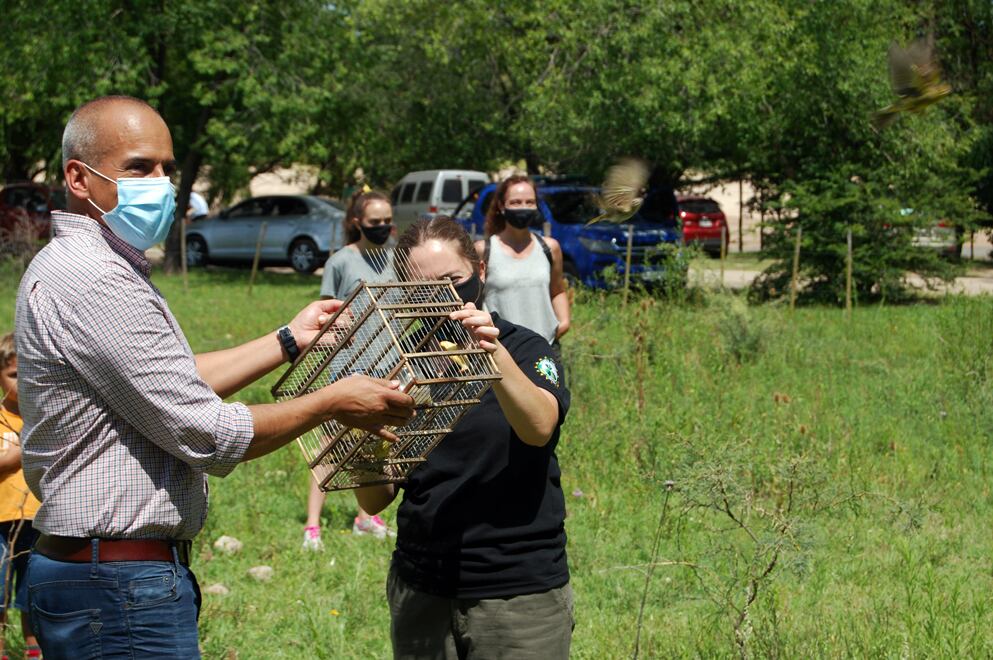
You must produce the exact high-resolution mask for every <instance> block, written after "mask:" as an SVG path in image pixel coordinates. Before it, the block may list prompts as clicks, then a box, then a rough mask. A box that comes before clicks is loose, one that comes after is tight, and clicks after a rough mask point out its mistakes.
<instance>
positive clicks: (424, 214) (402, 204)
mask: <svg viewBox="0 0 993 660" xmlns="http://www.w3.org/2000/svg"><path fill="white" fill-rule="evenodd" d="M489 182H490V177H489V176H488V175H487V174H486V173H485V172H476V171H474V170H424V171H422V172H410V173H409V174H407V175H406V176H405V177H403V178H402V179H400V182H399V183H397V185H396V186H395V187H394V188H393V192H392V193H391V195H390V197H391V199H392V201H393V224H395V225H396V226H397V231H403V230H404V229H405V228H406V227H409V226H410V225H411V224H413V223H414V222H415V221H416V220H418V219H420V218H432V217H434V216H435V215H438V214H451V213H453V212H454V211H455V207H457V206H458V205H459V202H461V201H462V200H463V199H465V198H466V197H468V196H469V193H471V192H473V191H475V190H479V189H480V188H482V187H483V186H485V185H486V184H487V183H489Z"/></svg>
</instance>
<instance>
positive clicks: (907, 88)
mask: <svg viewBox="0 0 993 660" xmlns="http://www.w3.org/2000/svg"><path fill="white" fill-rule="evenodd" d="M933 42H934V37H933V35H932V36H929V37H927V38H925V37H919V38H918V39H915V40H914V41H913V42H912V43H911V44H910V45H908V46H907V47H906V48H901V47H900V46H899V45H898V44H897V43H896V42H894V43H892V44H891V45H890V50H889V53H888V59H889V64H890V83H891V85H892V86H893V92H894V93H895V94H896V95H897V100H896V101H894V102H893V103H891V104H890V105H888V106H886V107H885V108H883V109H882V110H879V111H877V112H876V113H874V114H873V118H872V122H873V125H874V126H875V127H876V128H877V129H883V128H886V127H887V126H889V125H890V124H892V123H893V122H894V121H895V120H896V119H897V117H899V116H900V113H901V112H921V111H922V110H924V108H926V107H928V106H929V105H931V104H932V103H934V102H936V101H940V100H941V99H943V98H944V97H946V96H948V95H949V94H951V92H952V87H951V85H949V84H948V83H946V82H944V81H943V80H942V79H941V68H940V67H939V66H938V63H937V62H936V61H935V59H934V52H933V51H934V47H933V45H934V44H933Z"/></svg>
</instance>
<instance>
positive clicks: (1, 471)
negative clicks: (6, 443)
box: [0, 445, 21, 475]
mask: <svg viewBox="0 0 993 660" xmlns="http://www.w3.org/2000/svg"><path fill="white" fill-rule="evenodd" d="M20 469H21V448H20V447H18V446H16V445H11V446H10V447H7V449H5V450H3V451H0V475H6V474H7V473H8V472H14V471H16V470H20Z"/></svg>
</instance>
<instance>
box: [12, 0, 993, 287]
mask: <svg viewBox="0 0 993 660" xmlns="http://www.w3.org/2000/svg"><path fill="white" fill-rule="evenodd" d="M5 26H6V28H7V35H6V36H7V40H6V43H7V47H6V48H5V49H3V51H2V52H0V81H2V83H3V86H4V88H5V90H6V99H5V101H4V103H3V104H2V105H0V138H2V139H0V178H2V179H4V180H14V179H18V178H28V177H31V176H34V175H36V174H37V173H39V172H40V171H45V172H47V174H48V176H49V177H50V178H51V179H53V180H55V179H57V178H58V176H59V156H60V154H59V148H60V145H59V139H60V135H61V129H62V126H63V125H64V123H65V120H66V119H67V118H68V115H69V113H71V111H72V109H73V108H74V107H76V106H77V105H78V104H79V103H81V102H83V101H85V100H87V99H90V98H93V97H95V96H98V95H102V94H107V93H122V94H131V95H134V96H138V97H141V98H144V99H147V100H148V101H149V102H150V103H152V104H153V105H154V106H155V107H157V108H158V109H159V110H160V112H162V114H163V116H164V117H165V119H166V121H167V123H168V124H169V125H170V127H171V129H172V131H173V138H174V142H175V147H176V155H177V158H178V159H179V162H180V165H181V172H182V179H181V185H180V190H179V196H180V206H181V207H182V208H185V205H184V202H185V200H186V199H187V198H188V195H189V191H190V189H191V187H192V185H193V182H194V181H195V180H196V179H198V178H200V179H206V180H208V181H209V183H210V188H211V194H212V196H214V197H219V198H222V199H229V198H231V197H232V196H233V195H235V194H237V193H238V191H240V190H243V189H244V187H245V186H246V184H247V182H248V181H249V180H250V178H251V177H252V176H253V175H254V174H257V173H259V172H264V171H268V170H271V169H273V168H276V167H280V166H288V165H294V164H305V165H311V166H315V167H316V168H318V171H319V172H320V174H319V179H318V184H317V185H318V187H319V188H321V189H322V190H324V191H327V190H331V191H336V190H340V189H341V185H342V184H343V183H344V182H345V179H346V177H347V176H348V174H349V173H350V172H351V171H352V169H354V168H355V166H357V165H361V166H363V168H364V169H365V171H366V173H367V174H368V175H369V177H370V178H371V179H372V181H373V182H374V183H377V184H379V185H384V184H386V183H389V182H391V181H394V180H396V179H397V178H399V177H400V176H402V175H403V174H404V173H405V172H407V171H409V170H412V169H418V168H435V167H470V168H473V169H492V168H495V166H496V165H497V164H498V163H500V162H505V161H507V160H511V161H517V160H518V159H524V160H525V161H526V162H527V163H528V167H529V169H531V170H535V171H537V170H539V169H543V170H548V171H554V172H559V173H575V174H582V175H587V176H590V177H592V178H593V179H597V178H599V176H600V175H601V174H602V172H603V171H604V169H605V167H606V166H607V165H608V164H609V163H610V162H611V161H613V160H614V159H615V158H617V157H618V156H622V155H637V156H642V157H644V158H646V159H648V160H650V161H651V162H653V163H655V164H656V165H658V166H659V167H660V169H661V171H662V172H664V173H665V176H666V177H667V178H668V179H669V180H670V181H671V182H672V183H674V184H676V183H678V182H679V181H680V180H681V179H683V178H685V177H686V176H687V175H688V173H705V174H706V175H707V176H709V177H712V178H714V179H737V178H745V179H748V180H750V181H751V182H753V184H754V185H755V186H756V187H757V188H758V189H759V190H760V191H761V193H762V195H761V198H762V203H763V204H765V205H766V206H767V208H768V209H770V210H773V211H778V212H779V215H778V216H774V217H779V218H784V217H785V218H786V222H785V224H783V225H782V227H780V229H782V228H783V227H786V228H787V229H788V228H789V227H792V223H794V222H797V221H799V222H808V221H809V222H810V223H814V224H816V225H817V226H818V227H820V226H822V225H826V224H831V222H830V221H827V220H825V217H827V216H824V215H823V213H822V212H823V210H824V209H826V208H829V207H830V208H847V207H846V206H845V204H846V203H844V200H843V199H842V198H844V199H847V198H848V197H847V196H848V194H849V193H848V192H843V191H849V187H850V186H851V185H854V184H852V183H851V181H852V180H853V178H854V179H855V180H857V181H861V182H864V183H863V185H862V186H861V187H860V188H858V193H857V194H856V197H858V198H859V199H861V200H862V201H861V202H859V203H858V204H857V205H856V206H857V207H858V208H860V209H862V210H861V211H858V210H857V209H856V208H851V209H848V210H846V211H843V212H841V211H839V212H841V213H844V214H847V213H848V212H849V211H853V212H857V213H863V211H866V212H867V210H869V209H874V211H872V213H870V215H873V216H874V217H877V220H878V222H877V223H876V224H880V227H882V226H883V225H888V224H890V223H889V221H888V220H887V218H888V217H889V211H885V212H884V211H882V209H883V208H884V207H885V208H887V209H889V208H892V207H894V206H895V207H896V208H898V209H899V208H914V209H917V210H919V211H920V212H919V213H917V214H916V216H915V217H920V218H925V217H931V216H934V215H939V216H941V217H952V218H953V220H954V221H955V222H957V223H958V224H961V225H963V226H972V225H974V224H975V223H976V222H978V221H980V220H982V219H983V218H984V217H986V216H988V214H989V213H990V211H991V210H993V174H991V168H993V103H991V102H990V99H991V98H993V5H991V4H990V3H989V2H988V1H987V0H952V1H951V2H937V1H936V0H929V1H924V2H921V1H918V0H845V1H844V2H809V0H742V1H732V0H700V1H687V0H676V1H674V2H666V3H641V2H633V1H627V0H584V1H583V2H570V1H567V0H548V1H547V2H544V3H541V4H535V3H531V2H525V1H524V0H506V1H505V2H501V3H499V4H493V3H489V2H485V1H484V0H466V1H465V2H460V3H437V2H428V1H427V0H403V1H401V2H393V1H387V0H345V1H343V2H339V3H327V2H320V1H317V0H283V1H282V2H279V3H270V2H263V1H261V0H248V1H244V0H238V1H235V0H197V1H193V0H170V1H169V2H165V1H164V0H129V1H125V0H92V1H91V2H87V3H85V5H79V4H78V3H70V2H68V1H67V0H52V1H51V2H46V3H35V2H29V1H28V0H10V1H9V2H8V3H6V5H5ZM927 34H933V35H934V38H935V44H936V53H937V56H938V58H939V60H940V62H941V64H942V66H943V68H944V70H945V75H946V77H947V79H948V80H949V81H950V82H951V84H952V86H953V89H954V93H953V94H952V96H950V97H949V98H947V99H946V100H945V101H943V102H942V103H940V104H937V105H936V106H934V107H933V108H931V109H929V110H927V111H926V112H924V113H923V114H921V115H914V116H906V117H902V118H900V119H899V120H898V121H897V122H896V123H895V124H894V125H893V126H892V127H890V128H888V129H885V130H882V131H879V130H876V129H874V128H873V126H872V124H871V122H870V120H869V118H870V116H871V113H872V112H873V111H874V110H876V109H878V108H880V107H883V106H885V105H886V104H887V103H888V102H889V101H890V100H891V99H892V98H893V93H892V91H891V90H890V86H889V81H888V73H887V64H886V51H887V48H888V46H889V44H890V43H891V42H893V41H897V42H900V43H906V42H908V41H909V40H911V39H912V38H914V37H916V36H920V35H927ZM867 195H869V196H870V197H868V198H866V196H867ZM839 196H840V197H839ZM832 200H834V201H833V202H832ZM834 202H838V203H837V204H835V203H834ZM800 205H803V207H802V208H801V206H800ZM814 209H820V210H821V212H820V215H819V214H818V213H819V212H814ZM784 212H785V213H784ZM797 218H800V220H797ZM873 222H875V221H873ZM843 224H846V226H847V224H850V221H849V220H846V221H845V223H843ZM770 231H771V232H772V234H773V239H772V241H771V243H770V244H771V246H772V248H771V249H772V250H773V251H775V249H776V245H777V244H778V243H777V241H776V239H775V234H776V232H777V231H778V230H777V228H776V227H775V226H773V227H772V228H771V230H770ZM860 231H861V230H860ZM874 231H875V230H874ZM880 231H882V230H881V229H880ZM869 233H872V232H869ZM809 235H810V236H811V240H814V232H811V233H810V234H809ZM867 235H868V234H867ZM821 238H824V237H821ZM774 256H776V255H775V254H774ZM772 275H775V274H772ZM876 284H877V285H878V284H879V283H878V282H876Z"/></svg>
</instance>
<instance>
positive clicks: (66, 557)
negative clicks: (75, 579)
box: [34, 534, 193, 566]
mask: <svg viewBox="0 0 993 660" xmlns="http://www.w3.org/2000/svg"><path fill="white" fill-rule="evenodd" d="M192 545H193V543H192V542H191V541H155V540H148V539H98V540H97V561H174V560H175V559H174V557H173V554H172V549H173V548H176V553H177V554H178V555H179V562H180V563H181V564H183V565H184V566H188V565H189V563H190V548H191V546H192ZM34 549H35V550H37V551H38V552H40V553H41V554H43V555H45V556H46V557H48V558H49V559H54V560H56V561H71V562H80V563H85V562H90V561H93V539H82V538H74V537H70V536H48V535H47V534H42V535H40V536H39V537H38V540H37V541H36V542H35V545H34Z"/></svg>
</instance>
